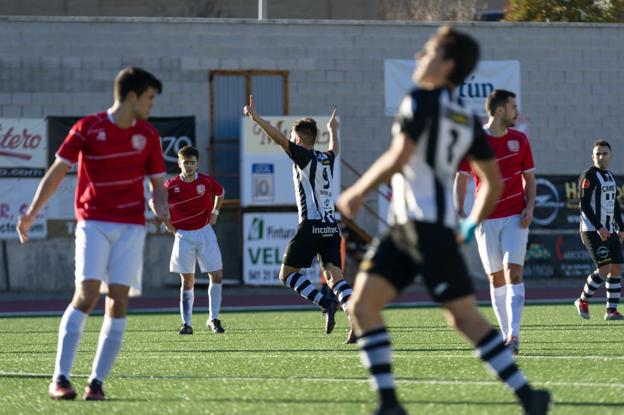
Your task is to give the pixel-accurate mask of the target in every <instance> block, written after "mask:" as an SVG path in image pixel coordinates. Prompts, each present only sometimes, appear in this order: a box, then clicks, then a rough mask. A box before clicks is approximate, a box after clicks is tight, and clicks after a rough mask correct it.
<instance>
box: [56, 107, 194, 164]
mask: <svg viewBox="0 0 624 415" xmlns="http://www.w3.org/2000/svg"><path fill="white" fill-rule="evenodd" d="M78 120H79V117H48V136H49V138H50V146H49V149H50V150H49V152H48V163H49V164H50V165H51V164H52V163H53V162H54V157H55V154H56V151H57V150H58V149H59V147H60V146H61V144H62V143H63V140H65V137H66V136H67V133H68V132H69V130H70V129H71V127H72V126H73V125H74V124H75V123H76V121H78ZM149 122H150V123H151V124H152V125H153V126H154V127H155V128H156V129H157V130H158V134H160V143H161V146H162V149H163V155H164V157H165V163H166V166H167V173H178V172H179V168H178V150H180V149H181V148H182V147H184V146H186V145H192V146H194V145H195V117H194V116H190V117H152V118H150V119H149ZM75 169H76V168H75V167H74V168H73V169H72V172H73V173H74V174H75V173H76V171H75Z"/></svg>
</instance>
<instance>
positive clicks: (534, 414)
mask: <svg viewBox="0 0 624 415" xmlns="http://www.w3.org/2000/svg"><path fill="white" fill-rule="evenodd" d="M549 408H550V392H548V391H547V390H546V389H538V390H534V391H533V393H532V394H531V402H530V403H529V406H528V407H527V408H524V414H525V415H545V414H547V413H548V409H549Z"/></svg>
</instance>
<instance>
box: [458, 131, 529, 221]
mask: <svg viewBox="0 0 624 415" xmlns="http://www.w3.org/2000/svg"><path fill="white" fill-rule="evenodd" d="M484 135H485V138H486V139H487V141H488V143H489V144H490V146H491V147H492V150H494V154H495V156H496V161H497V163H498V167H499V169H500V172H501V176H503V182H504V183H505V188H504V190H503V194H502V195H501V197H500V199H498V202H497V204H496V207H495V208H494V211H493V212H492V213H491V214H490V216H489V217H488V219H495V218H505V217H508V216H512V215H518V214H520V213H522V211H523V210H524V208H525V207H526V200H525V198H524V187H523V185H522V173H524V172H529V171H532V170H535V164H534V163H533V154H532V153H531V145H530V144H529V140H528V138H527V136H526V135H524V134H523V133H521V132H520V131H516V130H511V129H507V132H506V133H505V135H504V136H502V137H493V136H491V135H489V134H488V133H487V131H484ZM459 171H460V172H463V173H467V174H472V177H474V180H475V183H476V185H477V186H476V190H475V196H476V193H478V192H479V188H480V184H481V183H480V182H479V178H478V177H477V175H476V174H475V173H474V172H471V171H470V164H468V160H463V161H462V162H461V164H460V165H459Z"/></svg>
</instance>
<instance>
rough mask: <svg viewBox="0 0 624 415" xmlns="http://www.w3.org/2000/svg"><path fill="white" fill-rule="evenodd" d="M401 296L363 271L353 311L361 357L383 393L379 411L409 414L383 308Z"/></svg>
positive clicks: (389, 284) (356, 283) (352, 300)
mask: <svg viewBox="0 0 624 415" xmlns="http://www.w3.org/2000/svg"><path fill="white" fill-rule="evenodd" d="M396 295H397V290H396V288H394V286H393V285H392V284H391V283H390V282H388V280H386V279H385V278H383V277H382V276H380V275H377V274H369V273H360V274H358V276H357V277H356V279H355V286H354V288H353V295H352V297H351V307H350V309H349V312H350V313H351V318H352V322H353V327H354V329H355V334H356V335H357V343H358V345H359V346H360V350H361V351H360V359H361V361H362V364H363V365H364V367H365V368H366V369H368V371H369V373H370V375H369V378H370V381H371V385H372V386H373V389H374V390H375V391H376V392H377V393H378V395H379V409H378V410H377V413H383V412H394V413H397V414H401V413H405V411H404V410H403V409H402V407H401V405H400V404H399V402H398V399H397V396H396V385H395V381H394V375H393V374H392V347H391V345H390V335H389V334H388V332H387V330H386V327H385V324H384V321H383V317H382V316H381V310H383V308H384V307H385V306H386V304H388V303H389V302H390V301H392V299H393V298H394V297H396Z"/></svg>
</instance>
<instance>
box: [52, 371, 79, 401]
mask: <svg viewBox="0 0 624 415" xmlns="http://www.w3.org/2000/svg"><path fill="white" fill-rule="evenodd" d="M48 395H50V398H52V399H54V400H57V401H60V400H71V399H75V398H76V391H75V390H74V388H73V387H72V385H71V382H70V381H69V379H67V378H66V377H65V376H63V375H61V376H59V377H58V378H57V379H56V380H55V381H53V382H51V383H50V385H49V386H48Z"/></svg>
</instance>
